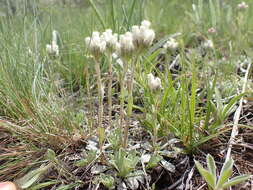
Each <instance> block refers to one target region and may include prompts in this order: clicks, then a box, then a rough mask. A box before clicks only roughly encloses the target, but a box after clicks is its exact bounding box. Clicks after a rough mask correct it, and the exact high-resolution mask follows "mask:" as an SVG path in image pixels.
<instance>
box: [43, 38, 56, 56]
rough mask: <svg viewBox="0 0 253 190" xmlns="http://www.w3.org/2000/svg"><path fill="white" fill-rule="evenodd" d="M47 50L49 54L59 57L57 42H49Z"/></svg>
mask: <svg viewBox="0 0 253 190" xmlns="http://www.w3.org/2000/svg"><path fill="white" fill-rule="evenodd" d="M46 51H47V53H48V54H50V55H54V56H56V57H58V56H59V46H58V45H57V42H56V41H52V43H51V44H47V45H46Z"/></svg>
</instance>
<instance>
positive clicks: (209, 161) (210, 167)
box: [206, 154, 217, 184]
mask: <svg viewBox="0 0 253 190" xmlns="http://www.w3.org/2000/svg"><path fill="white" fill-rule="evenodd" d="M206 160H207V167H208V170H209V172H211V173H212V175H213V178H214V180H215V182H214V183H215V184H216V179H217V176H216V164H215V161H214V159H213V157H212V156H211V155H210V154H208V155H207V157H206Z"/></svg>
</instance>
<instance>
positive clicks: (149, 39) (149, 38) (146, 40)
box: [142, 29, 155, 47]
mask: <svg viewBox="0 0 253 190" xmlns="http://www.w3.org/2000/svg"><path fill="white" fill-rule="evenodd" d="M142 34H143V44H144V46H145V47H148V46H151V45H152V43H153V41H154V39H155V32H154V30H152V29H145V30H143V33H142Z"/></svg>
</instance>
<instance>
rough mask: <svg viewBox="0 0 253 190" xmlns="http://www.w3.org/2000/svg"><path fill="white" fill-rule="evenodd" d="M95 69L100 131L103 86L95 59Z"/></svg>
mask: <svg viewBox="0 0 253 190" xmlns="http://www.w3.org/2000/svg"><path fill="white" fill-rule="evenodd" d="M95 70H96V74H97V87H98V98H99V108H98V130H99V131H100V130H101V129H102V127H103V87H102V80H101V72H100V65H99V61H98V60H97V59H95ZM99 147H100V151H101V152H102V148H103V142H101V143H100V144H99Z"/></svg>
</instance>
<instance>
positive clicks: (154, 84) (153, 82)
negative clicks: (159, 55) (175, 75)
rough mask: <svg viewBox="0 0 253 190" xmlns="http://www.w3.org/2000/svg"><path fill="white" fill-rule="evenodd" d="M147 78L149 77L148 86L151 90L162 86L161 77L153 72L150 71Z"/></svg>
mask: <svg viewBox="0 0 253 190" xmlns="http://www.w3.org/2000/svg"><path fill="white" fill-rule="evenodd" d="M147 79H148V86H149V88H150V89H151V90H158V89H161V88H162V82H161V79H160V78H159V77H154V75H153V74H152V73H149V74H148V76H147Z"/></svg>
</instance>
